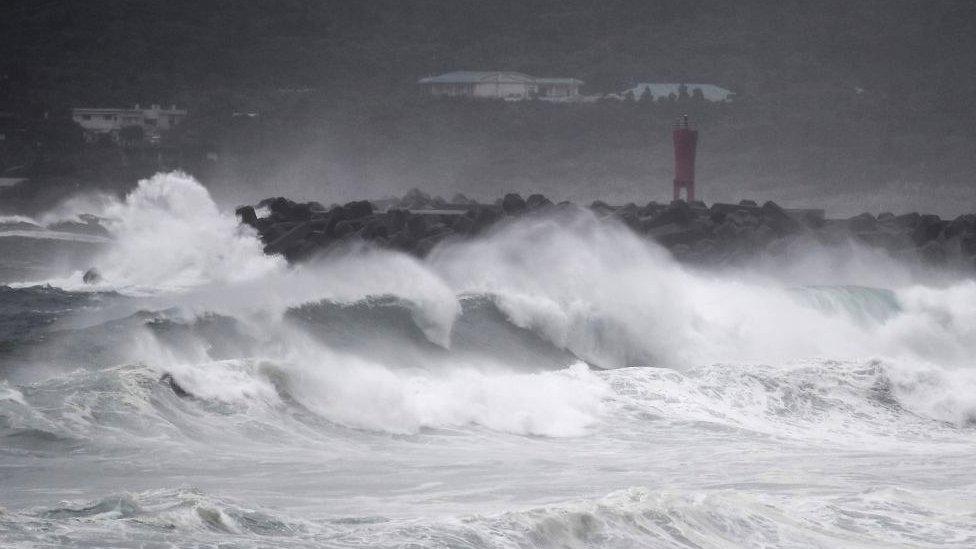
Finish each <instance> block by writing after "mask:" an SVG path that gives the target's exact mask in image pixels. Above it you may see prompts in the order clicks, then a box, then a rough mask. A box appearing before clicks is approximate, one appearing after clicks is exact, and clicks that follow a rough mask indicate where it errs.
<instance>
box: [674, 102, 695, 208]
mask: <svg viewBox="0 0 976 549" xmlns="http://www.w3.org/2000/svg"><path fill="white" fill-rule="evenodd" d="M671 136H672V138H673V139H674V199H675V200H678V199H679V198H681V189H684V190H685V193H686V195H687V200H688V202H691V201H692V200H694V199H695V149H696V148H697V147H698V132H697V131H696V130H693V129H691V127H690V126H689V124H688V115H687V114H686V115H684V116H682V117H681V119H680V120H678V122H676V123H675V124H674V131H673V132H672V134H671Z"/></svg>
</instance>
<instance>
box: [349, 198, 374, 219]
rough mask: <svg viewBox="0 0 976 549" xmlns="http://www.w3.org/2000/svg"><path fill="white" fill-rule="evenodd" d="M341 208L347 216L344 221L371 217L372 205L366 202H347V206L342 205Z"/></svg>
mask: <svg viewBox="0 0 976 549" xmlns="http://www.w3.org/2000/svg"><path fill="white" fill-rule="evenodd" d="M343 208H344V209H345V210H346V214H347V215H348V217H347V218H346V219H359V218H360V217H366V216H368V215H373V204H372V203H370V202H369V201H368V200H357V201H356V202H349V203H348V204H346V205H344V206H343Z"/></svg>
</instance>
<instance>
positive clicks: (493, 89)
mask: <svg viewBox="0 0 976 549" xmlns="http://www.w3.org/2000/svg"><path fill="white" fill-rule="evenodd" d="M417 83H418V84H419V85H420V87H421V88H422V89H423V90H424V92H425V93H427V94H429V95H432V96H435V97H473V98H485V99H505V100H507V101H519V100H523V99H530V98H536V97H537V98H540V99H567V98H572V97H576V96H578V95H579V87H580V86H581V85H583V82H582V81H581V80H577V79H575V78H536V77H534V76H529V75H528V74H524V73H521V72H509V71H455V72H449V73H445V74H441V75H438V76H429V77H427V78H421V79H420V80H419V81H417Z"/></svg>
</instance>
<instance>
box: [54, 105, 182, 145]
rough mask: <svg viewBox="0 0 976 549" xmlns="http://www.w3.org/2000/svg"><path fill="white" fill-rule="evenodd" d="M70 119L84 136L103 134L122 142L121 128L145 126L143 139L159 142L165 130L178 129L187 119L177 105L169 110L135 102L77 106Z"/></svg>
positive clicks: (93, 136)
mask: <svg viewBox="0 0 976 549" xmlns="http://www.w3.org/2000/svg"><path fill="white" fill-rule="evenodd" d="M71 118H72V120H74V121H75V123H77V124H78V125H79V126H81V127H82V129H83V130H84V131H85V139H87V140H89V141H94V140H95V139H97V138H98V137H99V136H101V135H108V136H110V137H111V138H112V139H113V140H114V141H119V139H120V134H121V131H122V128H126V127H138V128H141V129H142V132H143V136H144V139H146V140H148V141H158V140H159V137H160V135H161V134H162V133H164V132H166V131H168V130H171V129H173V128H175V127H176V126H177V125H179V124H180V123H181V122H182V121H183V119H184V118H186V110H184V109H177V108H176V105H173V106H172V107H170V108H168V109H166V108H162V107H160V106H159V105H152V106H151V107H149V108H148V109H144V108H140V107H139V105H136V106H135V107H134V108H131V109H111V108H87V107H85V108H76V109H72V110H71Z"/></svg>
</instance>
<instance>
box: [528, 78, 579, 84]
mask: <svg viewBox="0 0 976 549" xmlns="http://www.w3.org/2000/svg"><path fill="white" fill-rule="evenodd" d="M535 82H536V83H537V84H576V85H582V84H583V81H582V80H579V79H576V78H536V79H535Z"/></svg>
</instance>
